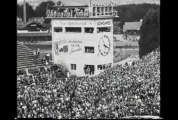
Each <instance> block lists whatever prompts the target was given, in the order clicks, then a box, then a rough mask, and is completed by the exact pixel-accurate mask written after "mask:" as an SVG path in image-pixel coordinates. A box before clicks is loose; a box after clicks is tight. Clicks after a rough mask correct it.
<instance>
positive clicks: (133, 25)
mask: <svg viewBox="0 0 178 120" xmlns="http://www.w3.org/2000/svg"><path fill="white" fill-rule="evenodd" d="M141 25H142V22H125V24H124V26H123V31H124V32H125V31H127V30H140V27H141Z"/></svg>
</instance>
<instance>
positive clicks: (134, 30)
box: [123, 19, 142, 41]
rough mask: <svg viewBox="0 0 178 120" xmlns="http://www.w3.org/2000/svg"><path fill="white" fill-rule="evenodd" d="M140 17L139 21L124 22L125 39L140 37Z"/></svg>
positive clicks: (135, 39) (131, 39) (133, 39)
mask: <svg viewBox="0 0 178 120" xmlns="http://www.w3.org/2000/svg"><path fill="white" fill-rule="evenodd" d="M141 26H142V19H141V20H140V21H139V22H125V24H124V25H123V32H124V36H125V39H126V40H129V41H138V40H139V39H140V27H141Z"/></svg>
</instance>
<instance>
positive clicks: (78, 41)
mask: <svg viewBox="0 0 178 120" xmlns="http://www.w3.org/2000/svg"><path fill="white" fill-rule="evenodd" d="M46 14H47V17H46V18H47V19H51V28H52V59H53V62H54V64H61V65H64V66H65V67H66V68H67V69H68V70H69V72H70V73H71V74H75V75H77V76H85V75H88V76H93V75H97V74H99V73H100V72H101V71H103V70H104V69H105V68H106V67H107V66H110V65H112V63H113V17H118V16H117V11H114V10H113V5H111V4H108V5H92V6H60V7H58V6H57V7H56V6H54V7H51V8H49V7H48V9H47V12H46Z"/></svg>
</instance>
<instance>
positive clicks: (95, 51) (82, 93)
mask: <svg viewBox="0 0 178 120" xmlns="http://www.w3.org/2000/svg"><path fill="white" fill-rule="evenodd" d="M16 9H17V16H16V31H17V47H16V48H17V56H16V57H17V66H16V67H17V68H16V74H17V80H16V83H17V84H16V89H17V96H16V98H17V102H16V103H17V108H16V118H17V119H18V118H52V119H163V117H162V116H161V109H160V108H161V103H160V101H161V96H160V86H161V85H160V0H17V7H16Z"/></svg>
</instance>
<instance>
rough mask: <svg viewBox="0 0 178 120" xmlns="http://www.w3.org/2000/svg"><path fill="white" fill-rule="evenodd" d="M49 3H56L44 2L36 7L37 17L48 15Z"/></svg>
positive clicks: (51, 3) (50, 4)
mask: <svg viewBox="0 0 178 120" xmlns="http://www.w3.org/2000/svg"><path fill="white" fill-rule="evenodd" d="M47 5H49V6H54V5H55V3H54V2H53V1H47V2H42V3H40V4H39V5H38V6H37V7H36V10H35V12H36V16H37V17H46V8H47Z"/></svg>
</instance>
